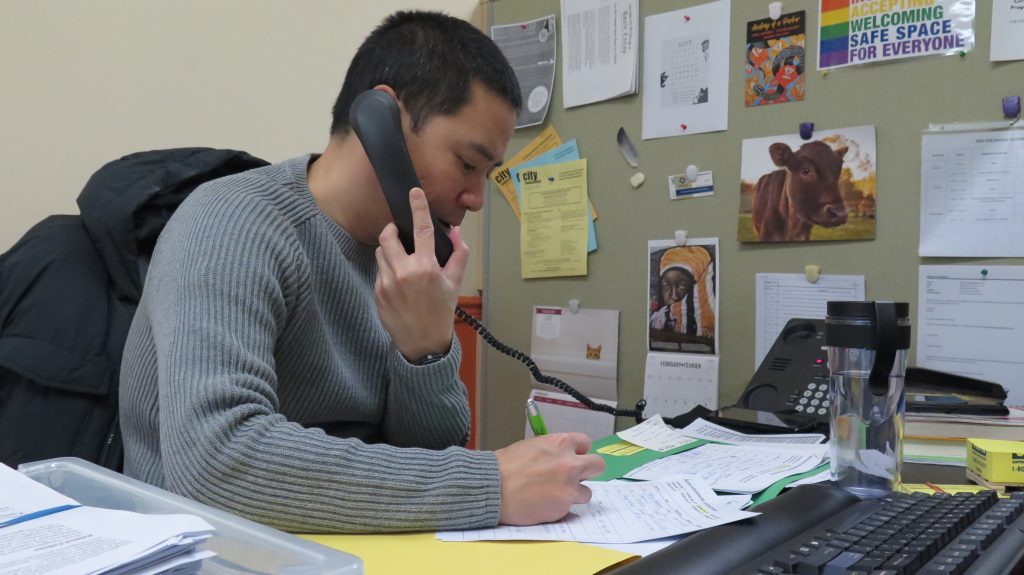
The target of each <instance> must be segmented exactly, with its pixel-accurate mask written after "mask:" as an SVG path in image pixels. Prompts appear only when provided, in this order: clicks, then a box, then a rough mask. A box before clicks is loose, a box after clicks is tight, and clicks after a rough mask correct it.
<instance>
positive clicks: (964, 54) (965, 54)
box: [960, 50, 967, 58]
mask: <svg viewBox="0 0 1024 575" xmlns="http://www.w3.org/2000/svg"><path fill="white" fill-rule="evenodd" d="M966 56H967V50H960V57H961V58H964V57H966Z"/></svg>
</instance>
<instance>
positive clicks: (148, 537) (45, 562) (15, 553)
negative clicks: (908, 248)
mask: <svg viewBox="0 0 1024 575" xmlns="http://www.w3.org/2000/svg"><path fill="white" fill-rule="evenodd" d="M213 530H214V529H213V527H211V526H210V525H209V524H208V523H206V522H205V521H203V520H202V519H200V518H198V517H195V516H193V515H143V514H140V513H133V512H130V511H117V510H113V509H99V508H95V507H84V506H81V505H79V504H78V502H77V501H75V500H73V499H71V498H68V497H65V496H63V495H61V494H60V493H57V492H56V491H53V490H52V489H50V488H48V487H46V486H44V485H42V484H40V483H37V482H35V481H33V480H32V479H30V478H28V477H26V476H24V475H22V474H20V473H18V472H17V471H15V470H13V469H11V468H10V467H7V466H6V465H2V464H0V549H2V550H3V553H2V555H3V558H2V560H0V575H7V574H13V573H60V574H67V575H72V574H92V573H97V574H99V573H103V574H111V575H113V574H117V575H120V574H127V573H133V574H155V573H176V574H177V573H181V574H185V573H195V572H198V571H199V568H200V566H201V563H202V560H203V559H205V558H207V557H210V556H212V555H213V553H211V552H209V551H200V550H199V549H198V546H199V545H200V544H202V542H203V541H205V540H206V539H208V538H209V537H210V535H211V534H212V532H213Z"/></svg>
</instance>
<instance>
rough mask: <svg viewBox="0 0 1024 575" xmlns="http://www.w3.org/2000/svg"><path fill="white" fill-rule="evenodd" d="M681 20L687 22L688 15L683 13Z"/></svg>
mask: <svg viewBox="0 0 1024 575" xmlns="http://www.w3.org/2000/svg"><path fill="white" fill-rule="evenodd" d="M683 21H684V22H689V21H690V17H689V16H687V15H686V14H683Z"/></svg>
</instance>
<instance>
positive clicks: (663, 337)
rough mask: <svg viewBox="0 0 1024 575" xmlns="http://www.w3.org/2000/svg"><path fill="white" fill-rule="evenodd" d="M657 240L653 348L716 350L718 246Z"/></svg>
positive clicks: (652, 275)
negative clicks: (680, 244)
mask: <svg viewBox="0 0 1024 575" xmlns="http://www.w3.org/2000/svg"><path fill="white" fill-rule="evenodd" d="M697 241H698V240H691V241H690V242H687V244H686V245H682V246H677V245H674V244H672V243H669V245H664V242H651V245H650V246H649V248H648V251H649V256H650V260H649V273H648V282H649V303H650V309H649V312H650V316H649V319H648V350H649V351H676V352H686V353H711V354H713V353H715V339H716V338H715V335H716V334H715V330H716V322H715V316H716V314H717V302H716V286H715V253H716V246H715V245H714V243H713V242H711V243H709V244H703V245H702V244H697V243H695V242H697Z"/></svg>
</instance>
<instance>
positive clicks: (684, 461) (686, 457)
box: [625, 443, 828, 493]
mask: <svg viewBox="0 0 1024 575" xmlns="http://www.w3.org/2000/svg"><path fill="white" fill-rule="evenodd" d="M827 450H828V446H827V445H813V446H805V447H804V448H803V449H800V450H796V449H777V448H776V449H773V448H770V447H763V446H757V447H753V446H738V445H720V444H714V443H708V444H705V445H702V446H700V447H698V448H696V449H691V450H689V451H684V452H682V453H677V454H675V455H670V456H668V457H663V458H661V459H656V460H654V461H652V462H650V463H647V464H645V465H642V466H640V467H638V468H636V469H634V470H633V471H630V472H629V473H627V474H626V476H625V477H626V478H627V479H641V480H646V481H654V480H659V479H664V478H672V477H680V476H686V475H697V476H699V477H700V478H701V479H703V480H704V481H707V482H708V484H709V485H710V486H711V488H712V489H714V490H715V491H727V492H730V493H757V492H758V491H761V490H763V489H766V488H768V487H769V486H770V485H771V484H772V483H775V482H776V481H778V480H780V479H782V478H784V477H789V476H790V475H796V474H797V473H803V472H805V471H810V470H811V469H814V468H815V467H817V466H818V465H820V464H821V460H822V458H824V457H825V454H826V452H827Z"/></svg>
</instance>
